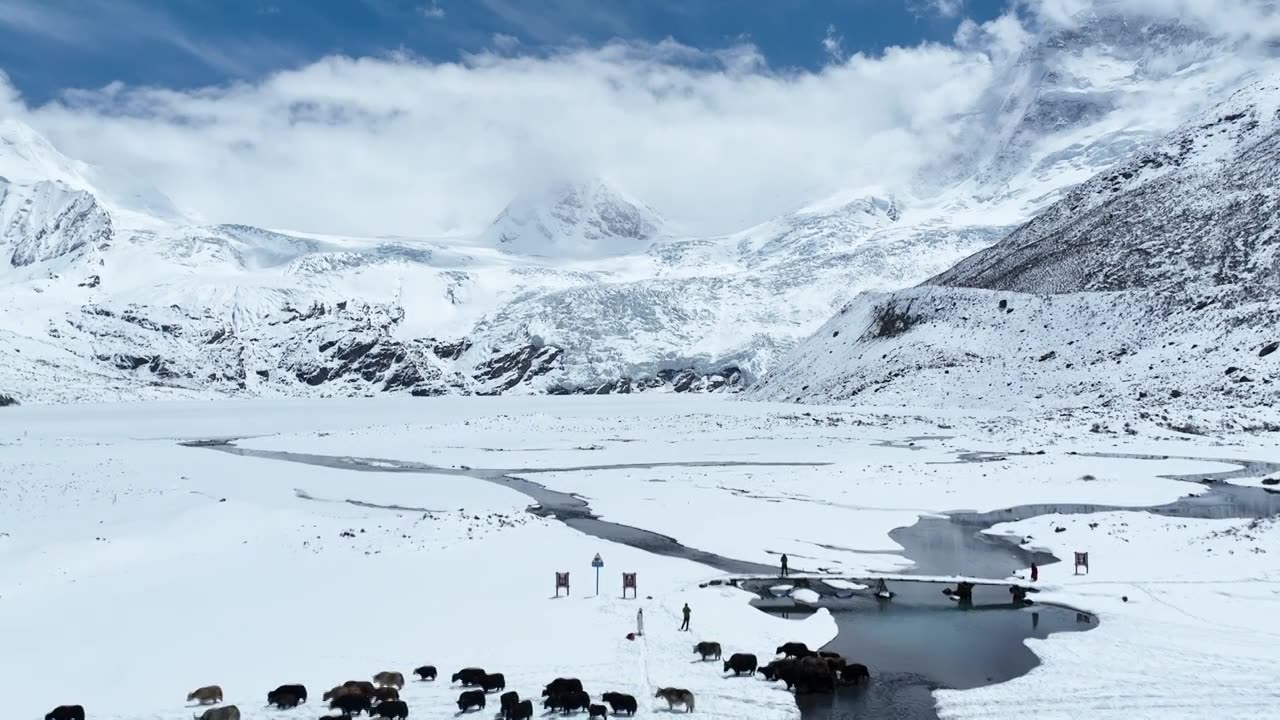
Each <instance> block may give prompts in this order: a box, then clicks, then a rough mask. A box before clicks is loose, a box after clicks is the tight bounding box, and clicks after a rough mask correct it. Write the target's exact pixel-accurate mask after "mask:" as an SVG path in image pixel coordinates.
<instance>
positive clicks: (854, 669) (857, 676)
mask: <svg viewBox="0 0 1280 720" xmlns="http://www.w3.org/2000/svg"><path fill="white" fill-rule="evenodd" d="M840 679H841V680H843V681H845V682H847V683H859V682H863V681H865V680H870V679H871V671H870V670H868V669H867V666H866V665H863V664H862V663H850V664H848V665H845V666H844V667H843V668H841V670H840Z"/></svg>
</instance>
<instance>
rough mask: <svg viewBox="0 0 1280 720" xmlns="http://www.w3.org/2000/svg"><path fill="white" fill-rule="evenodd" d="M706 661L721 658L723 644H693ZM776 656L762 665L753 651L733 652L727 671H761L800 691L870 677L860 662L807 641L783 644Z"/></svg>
mask: <svg viewBox="0 0 1280 720" xmlns="http://www.w3.org/2000/svg"><path fill="white" fill-rule="evenodd" d="M693 652H694V654H695V655H700V656H701V657H702V659H703V660H722V657H721V655H722V652H721V649H720V643H717V642H700V643H698V644H697V645H694V646H693ZM774 654H775V655H782V656H783V659H781V660H774V661H772V662H770V663H769V664H768V665H759V663H758V662H757V660H756V656H755V655H752V654H751V653H734V654H733V655H730V656H729V659H728V660H724V671H725V672H732V673H733V674H734V675H735V676H736V675H753V674H755V673H757V672H758V673H760V674H761V675H763V676H764V679H765V680H769V681H770V682H772V681H776V680H781V681H783V682H784V683H786V684H787V689H788V690H795V691H796V692H797V693H820V692H834V691H835V688H836V685H837V684H845V685H856V684H861V683H863V682H866V681H869V680H870V679H871V671H870V670H868V669H867V666H866V665H863V664H861V663H851V662H849V661H848V660H845V659H844V658H843V657H841V655H840V653H834V652H823V651H817V652H815V651H813V650H810V649H809V648H808V647H807V646H806V645H805V644H804V643H798V642H789V643H785V644H783V645H780V646H779V647H778V649H777V650H776V651H774Z"/></svg>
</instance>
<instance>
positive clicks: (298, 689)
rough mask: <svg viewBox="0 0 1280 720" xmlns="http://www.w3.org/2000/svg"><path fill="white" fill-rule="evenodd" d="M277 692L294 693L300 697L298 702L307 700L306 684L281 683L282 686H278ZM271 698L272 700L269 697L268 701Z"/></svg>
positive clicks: (293, 694)
mask: <svg viewBox="0 0 1280 720" xmlns="http://www.w3.org/2000/svg"><path fill="white" fill-rule="evenodd" d="M276 692H278V693H284V694H287V695H292V696H294V697H296V698H298V702H306V701H307V686H306V685H281V686H280V687H278V688H276ZM270 700H271V699H270V697H268V698H267V701H268V702H270Z"/></svg>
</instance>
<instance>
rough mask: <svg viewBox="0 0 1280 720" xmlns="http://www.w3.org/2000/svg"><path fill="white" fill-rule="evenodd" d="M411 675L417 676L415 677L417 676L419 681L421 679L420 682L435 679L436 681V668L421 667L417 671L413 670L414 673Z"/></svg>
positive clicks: (429, 666)
mask: <svg viewBox="0 0 1280 720" xmlns="http://www.w3.org/2000/svg"><path fill="white" fill-rule="evenodd" d="M413 674H414V675H417V676H418V677H419V678H420V679H422V680H435V679H436V666H435V665H423V666H422V667H420V668H418V669H417V670H414V671H413Z"/></svg>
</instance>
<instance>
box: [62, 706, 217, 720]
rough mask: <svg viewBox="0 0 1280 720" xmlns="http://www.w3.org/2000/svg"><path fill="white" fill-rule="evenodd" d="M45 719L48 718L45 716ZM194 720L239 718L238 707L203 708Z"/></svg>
mask: <svg viewBox="0 0 1280 720" xmlns="http://www.w3.org/2000/svg"><path fill="white" fill-rule="evenodd" d="M80 717H81V718H83V717H84V715H81V716H80ZM193 717H195V716H193ZM46 720H48V719H47V718H46ZM196 720H240V708H238V707H236V706H235V705H227V706H225V707H220V708H210V709H208V710H205V711H204V714H203V715H200V716H198V717H196Z"/></svg>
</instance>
